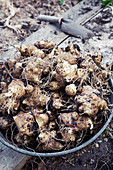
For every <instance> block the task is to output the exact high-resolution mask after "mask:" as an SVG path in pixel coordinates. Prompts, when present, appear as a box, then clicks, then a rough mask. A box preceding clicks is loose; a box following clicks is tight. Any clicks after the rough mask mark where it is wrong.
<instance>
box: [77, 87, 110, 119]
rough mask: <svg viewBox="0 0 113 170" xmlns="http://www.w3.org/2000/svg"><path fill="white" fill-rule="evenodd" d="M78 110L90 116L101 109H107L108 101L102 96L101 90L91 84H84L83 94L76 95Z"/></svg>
mask: <svg viewBox="0 0 113 170" xmlns="http://www.w3.org/2000/svg"><path fill="white" fill-rule="evenodd" d="M75 101H76V104H78V105H79V107H78V111H79V112H80V113H84V114H87V115H89V116H95V115H96V114H97V113H98V111H99V110H107V108H108V107H107V102H106V101H105V100H104V99H103V98H102V94H101V92H100V91H98V90H96V89H92V87H91V86H83V90H82V93H81V95H78V96H77V97H75Z"/></svg>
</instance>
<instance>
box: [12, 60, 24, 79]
mask: <svg viewBox="0 0 113 170" xmlns="http://www.w3.org/2000/svg"><path fill="white" fill-rule="evenodd" d="M21 74H22V63H16V64H15V65H14V68H13V76H14V77H16V78H17V77H18V78H19V77H20V75H21Z"/></svg>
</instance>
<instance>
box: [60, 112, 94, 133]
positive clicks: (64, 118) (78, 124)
mask: <svg viewBox="0 0 113 170" xmlns="http://www.w3.org/2000/svg"><path fill="white" fill-rule="evenodd" d="M59 120H60V122H63V123H64V124H65V126H68V127H74V130H75V131H79V130H86V129H88V128H90V129H92V128H93V122H92V120H91V119H90V118H89V117H85V116H79V115H78V113H77V112H72V113H61V114H60V116H59Z"/></svg>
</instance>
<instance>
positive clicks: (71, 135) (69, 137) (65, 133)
mask: <svg viewBox="0 0 113 170" xmlns="http://www.w3.org/2000/svg"><path fill="white" fill-rule="evenodd" d="M75 132H76V131H75V128H74V127H65V128H62V129H61V130H60V133H61V135H62V140H63V141H65V142H70V141H71V142H74V141H76V139H77V134H76V133H75Z"/></svg>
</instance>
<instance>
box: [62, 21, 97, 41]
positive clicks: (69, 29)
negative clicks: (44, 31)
mask: <svg viewBox="0 0 113 170" xmlns="http://www.w3.org/2000/svg"><path fill="white" fill-rule="evenodd" d="M61 30H62V31H63V32H65V33H67V34H69V35H72V36H75V37H80V38H81V39H82V40H85V39H89V38H91V37H93V36H94V34H93V33H92V31H90V30H89V29H87V28H85V27H84V26H81V25H79V24H77V23H76V22H71V21H65V20H64V21H63V22H62V24H61Z"/></svg>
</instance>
